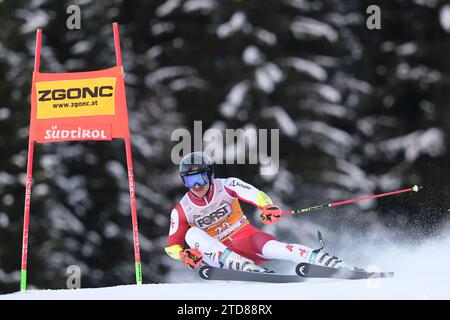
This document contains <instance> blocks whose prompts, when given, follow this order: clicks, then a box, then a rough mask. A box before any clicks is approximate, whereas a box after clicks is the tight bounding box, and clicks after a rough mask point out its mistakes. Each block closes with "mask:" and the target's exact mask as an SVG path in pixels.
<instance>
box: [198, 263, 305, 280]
mask: <svg viewBox="0 0 450 320" xmlns="http://www.w3.org/2000/svg"><path fill="white" fill-rule="evenodd" d="M198 274H199V276H200V277H201V278H202V279H205V280H227V281H250V282H269V283H288V282H304V281H306V279H304V278H301V277H299V276H298V275H296V274H294V275H292V274H278V273H265V272H250V271H236V270H230V269H221V268H216V267H211V266H202V267H200V269H199V270H198Z"/></svg>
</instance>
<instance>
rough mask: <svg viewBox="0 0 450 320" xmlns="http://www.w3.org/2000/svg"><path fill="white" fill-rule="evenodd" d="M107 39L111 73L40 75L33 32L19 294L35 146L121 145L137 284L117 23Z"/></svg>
mask: <svg viewBox="0 0 450 320" xmlns="http://www.w3.org/2000/svg"><path fill="white" fill-rule="evenodd" d="M113 33H114V46H115V51H116V62H117V64H116V66H115V67H113V68H109V69H105V70H98V71H87V72H70V73H41V72H39V66H40V52H41V39H42V30H41V29H38V30H37V32H36V51H35V61H34V72H33V81H32V88H31V115H30V135H29V141H28V161H27V180H26V187H25V208H24V227H23V241H22V264H21V278H20V289H21V291H25V290H26V288H27V255H28V229H29V220H30V202H31V184H32V171H33V170H32V169H33V153H34V144H35V142H36V143H51V142H60V141H78V140H80V141H81V140H96V141H108V140H112V139H113V138H122V139H124V142H125V152H126V157H127V168H128V185H129V189H130V205H131V220H132V227H133V244H134V257H135V272H136V283H137V284H142V269H141V259H140V249H139V231H138V222H137V211H136V197H135V183H134V174H133V161H132V153H131V143H130V131H129V127H128V113H127V104H126V95H125V82H124V74H123V67H122V55H121V51H120V40H119V27H118V24H117V23H113Z"/></svg>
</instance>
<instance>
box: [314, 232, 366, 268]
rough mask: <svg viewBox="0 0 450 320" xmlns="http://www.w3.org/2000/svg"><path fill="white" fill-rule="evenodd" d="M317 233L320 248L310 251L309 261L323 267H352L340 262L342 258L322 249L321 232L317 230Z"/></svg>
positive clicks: (323, 244) (323, 245)
mask: <svg viewBox="0 0 450 320" xmlns="http://www.w3.org/2000/svg"><path fill="white" fill-rule="evenodd" d="M317 235H318V238H319V243H320V248H318V249H315V250H313V251H312V252H311V255H310V256H309V261H308V262H309V263H311V264H316V265H320V266H323V267H328V268H347V269H352V268H351V267H349V266H348V265H347V264H345V263H344V262H342V260H341V259H339V258H338V257H336V256H334V255H333V256H331V255H330V254H329V253H328V252H324V251H322V250H323V248H324V247H325V243H324V242H323V239H322V234H321V233H320V231H317ZM355 269H357V268H355Z"/></svg>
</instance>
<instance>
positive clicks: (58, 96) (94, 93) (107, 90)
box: [38, 86, 114, 101]
mask: <svg viewBox="0 0 450 320" xmlns="http://www.w3.org/2000/svg"><path fill="white" fill-rule="evenodd" d="M113 92H114V88H113V87H112V86H95V87H91V88H90V87H82V88H68V89H53V90H41V91H39V92H38V94H39V98H38V100H39V101H51V100H64V99H80V98H83V99H85V98H97V97H111V96H112V95H113Z"/></svg>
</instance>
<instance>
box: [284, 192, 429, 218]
mask: <svg viewBox="0 0 450 320" xmlns="http://www.w3.org/2000/svg"><path fill="white" fill-rule="evenodd" d="M419 189H422V187H419V186H417V185H414V186H412V187H411V188H408V189H402V190H397V191H391V192H386V193H380V194H375V195H371V196H365V197H361V198H355V199H350V200H345V201H339V202H332V203H328V204H321V205H318V206H314V207H309V208H303V209H297V210H292V211H285V212H282V213H281V215H282V216H287V215H290V214H297V213H306V212H310V211H314V210H319V209H324V208H330V207H338V206H342V205H344V204H350V203H354V202H358V201H362V200H369V199H375V198H380V197H386V196H392V195H394V194H399V193H404V192H410V191H414V192H418V191H419Z"/></svg>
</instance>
